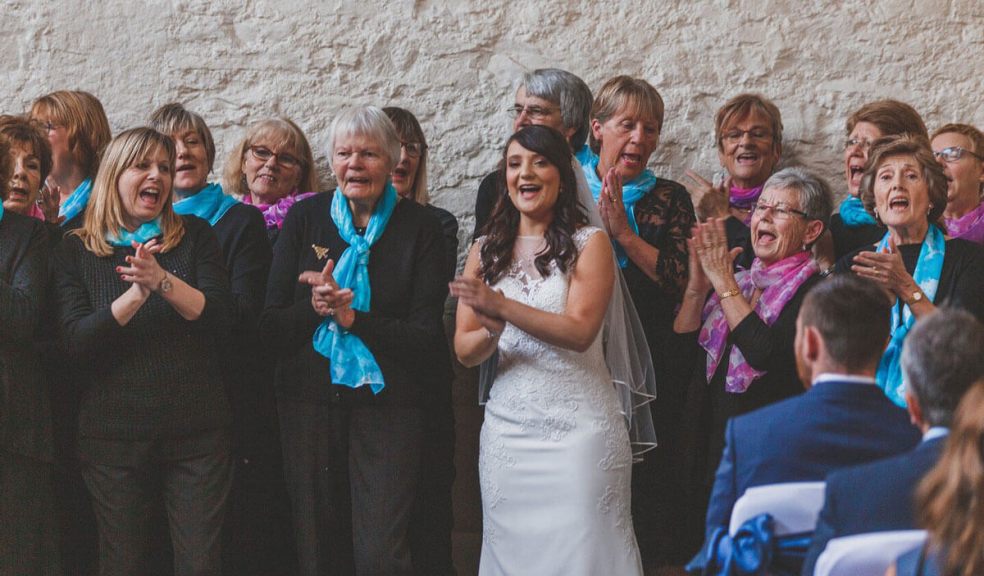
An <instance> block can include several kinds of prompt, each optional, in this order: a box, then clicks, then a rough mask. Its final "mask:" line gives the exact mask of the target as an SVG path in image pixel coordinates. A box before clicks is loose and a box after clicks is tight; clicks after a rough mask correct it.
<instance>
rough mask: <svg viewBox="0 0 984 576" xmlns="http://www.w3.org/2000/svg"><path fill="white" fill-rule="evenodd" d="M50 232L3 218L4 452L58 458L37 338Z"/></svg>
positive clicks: (0, 411)
mask: <svg viewBox="0 0 984 576" xmlns="http://www.w3.org/2000/svg"><path fill="white" fill-rule="evenodd" d="M47 244H48V242H47V232H46V231H45V228H44V225H43V224H42V223H41V221H40V220H37V219H35V218H32V217H29V216H23V215H21V214H17V213H14V212H12V211H10V210H7V211H5V212H4V214H3V218H2V219H0V391H2V393H0V450H3V451H6V452H13V453H16V454H20V455H22V456H28V457H31V458H36V459H39V460H43V461H48V462H50V461H52V459H53V457H54V447H53V439H52V431H51V406H50V401H49V397H48V391H47V387H46V386H44V385H43V381H42V377H41V367H40V365H39V362H38V354H37V348H36V347H35V345H34V340H35V339H36V338H37V337H38V335H39V328H40V325H41V314H42V307H43V302H44V296H45V288H46V286H47V281H48V249H47Z"/></svg>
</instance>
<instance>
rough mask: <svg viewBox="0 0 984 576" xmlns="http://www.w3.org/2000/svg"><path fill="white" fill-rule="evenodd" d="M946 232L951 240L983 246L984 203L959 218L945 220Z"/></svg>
mask: <svg viewBox="0 0 984 576" xmlns="http://www.w3.org/2000/svg"><path fill="white" fill-rule="evenodd" d="M946 230H947V232H949V234H950V236H951V237H952V238H963V239H964V240H969V241H971V242H976V243H977V244H984V202H982V203H980V204H978V205H977V208H974V209H973V210H971V211H970V212H967V213H966V214H964V215H963V216H961V217H960V218H954V219H953V220H951V219H949V218H947V220H946Z"/></svg>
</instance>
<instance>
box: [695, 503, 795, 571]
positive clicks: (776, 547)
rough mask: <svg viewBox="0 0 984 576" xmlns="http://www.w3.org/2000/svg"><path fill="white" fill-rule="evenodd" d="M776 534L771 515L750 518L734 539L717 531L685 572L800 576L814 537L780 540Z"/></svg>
mask: <svg viewBox="0 0 984 576" xmlns="http://www.w3.org/2000/svg"><path fill="white" fill-rule="evenodd" d="M775 531H776V529H775V520H774V519H773V518H772V515H770V514H759V515H758V516H755V517H753V518H749V519H748V520H746V521H745V522H744V523H743V524H742V525H741V526H739V527H738V530H736V531H735V534H734V536H729V535H728V530H727V529H726V528H723V527H721V528H717V529H715V530H714V532H713V533H712V534H711V536H710V537H709V538H708V539H707V541H706V542H705V543H704V548H702V549H701V551H700V552H698V554H697V556H695V557H694V558H693V560H691V561H690V563H689V564H688V565H687V567H686V570H687V572H689V573H691V574H701V575H702V576H756V575H759V574H772V575H774V576H798V575H799V573H800V568H801V567H802V565H803V560H804V559H805V558H806V552H807V550H808V549H809V547H810V540H811V539H812V537H813V533H812V532H808V533H797V534H786V535H783V536H778V535H776V533H775Z"/></svg>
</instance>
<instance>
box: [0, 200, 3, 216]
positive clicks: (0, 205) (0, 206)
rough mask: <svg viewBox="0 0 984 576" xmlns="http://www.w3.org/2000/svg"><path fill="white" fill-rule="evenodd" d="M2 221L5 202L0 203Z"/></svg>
mask: <svg viewBox="0 0 984 576" xmlns="http://www.w3.org/2000/svg"><path fill="white" fill-rule="evenodd" d="M0 220H3V202H0Z"/></svg>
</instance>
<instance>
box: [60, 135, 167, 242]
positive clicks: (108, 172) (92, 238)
mask: <svg viewBox="0 0 984 576" xmlns="http://www.w3.org/2000/svg"><path fill="white" fill-rule="evenodd" d="M159 150H163V151H164V152H165V153H166V154H167V157H168V161H169V162H170V165H171V167H172V169H173V167H174V161H175V156H176V154H175V152H174V141H173V140H171V137H170V136H165V135H164V134H161V133H160V132H158V131H157V130H154V129H153V128H145V127H141V128H131V129H129V130H126V131H124V132H122V133H121V134H120V135H119V136H117V137H116V138H113V140H112V141H111V142H110V143H109V146H107V147H106V154H105V157H104V159H103V162H102V164H101V165H100V167H99V173H98V174H96V180H95V182H94V183H93V185H92V196H91V197H90V198H89V204H88V206H86V209H85V219H84V220H83V223H82V227H81V228H79V229H77V230H75V231H73V232H72V233H73V234H75V235H77V236H78V237H79V238H81V239H82V243H83V244H84V245H85V248H86V250H88V251H89V252H92V253H93V254H95V255H96V256H103V257H105V256H111V255H112V254H113V247H112V246H110V245H109V243H108V242H106V236H107V235H108V234H116V233H117V232H118V231H119V230H120V228H122V227H123V202H122V201H121V200H120V188H119V183H120V176H121V175H122V174H123V172H124V171H125V170H126V169H127V168H129V167H131V166H133V165H134V164H136V163H137V162H140V161H141V160H143V159H145V158H148V157H149V156H150V155H151V154H154V153H155V152H158V151H159ZM170 184H171V185H170V187H169V188H168V189H167V190H165V198H164V207H163V208H162V209H161V215H160V219H161V231H162V232H163V233H164V238H163V242H162V246H161V251H162V252H167V251H169V250H171V249H172V248H174V247H176V246H177V245H178V244H179V243H180V242H181V238H182V237H183V236H184V223H183V222H182V220H181V218H180V217H179V216H178V215H177V214H175V213H174V209H173V208H172V207H171V194H173V193H174V180H173V179H172V180H171V182H170Z"/></svg>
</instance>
